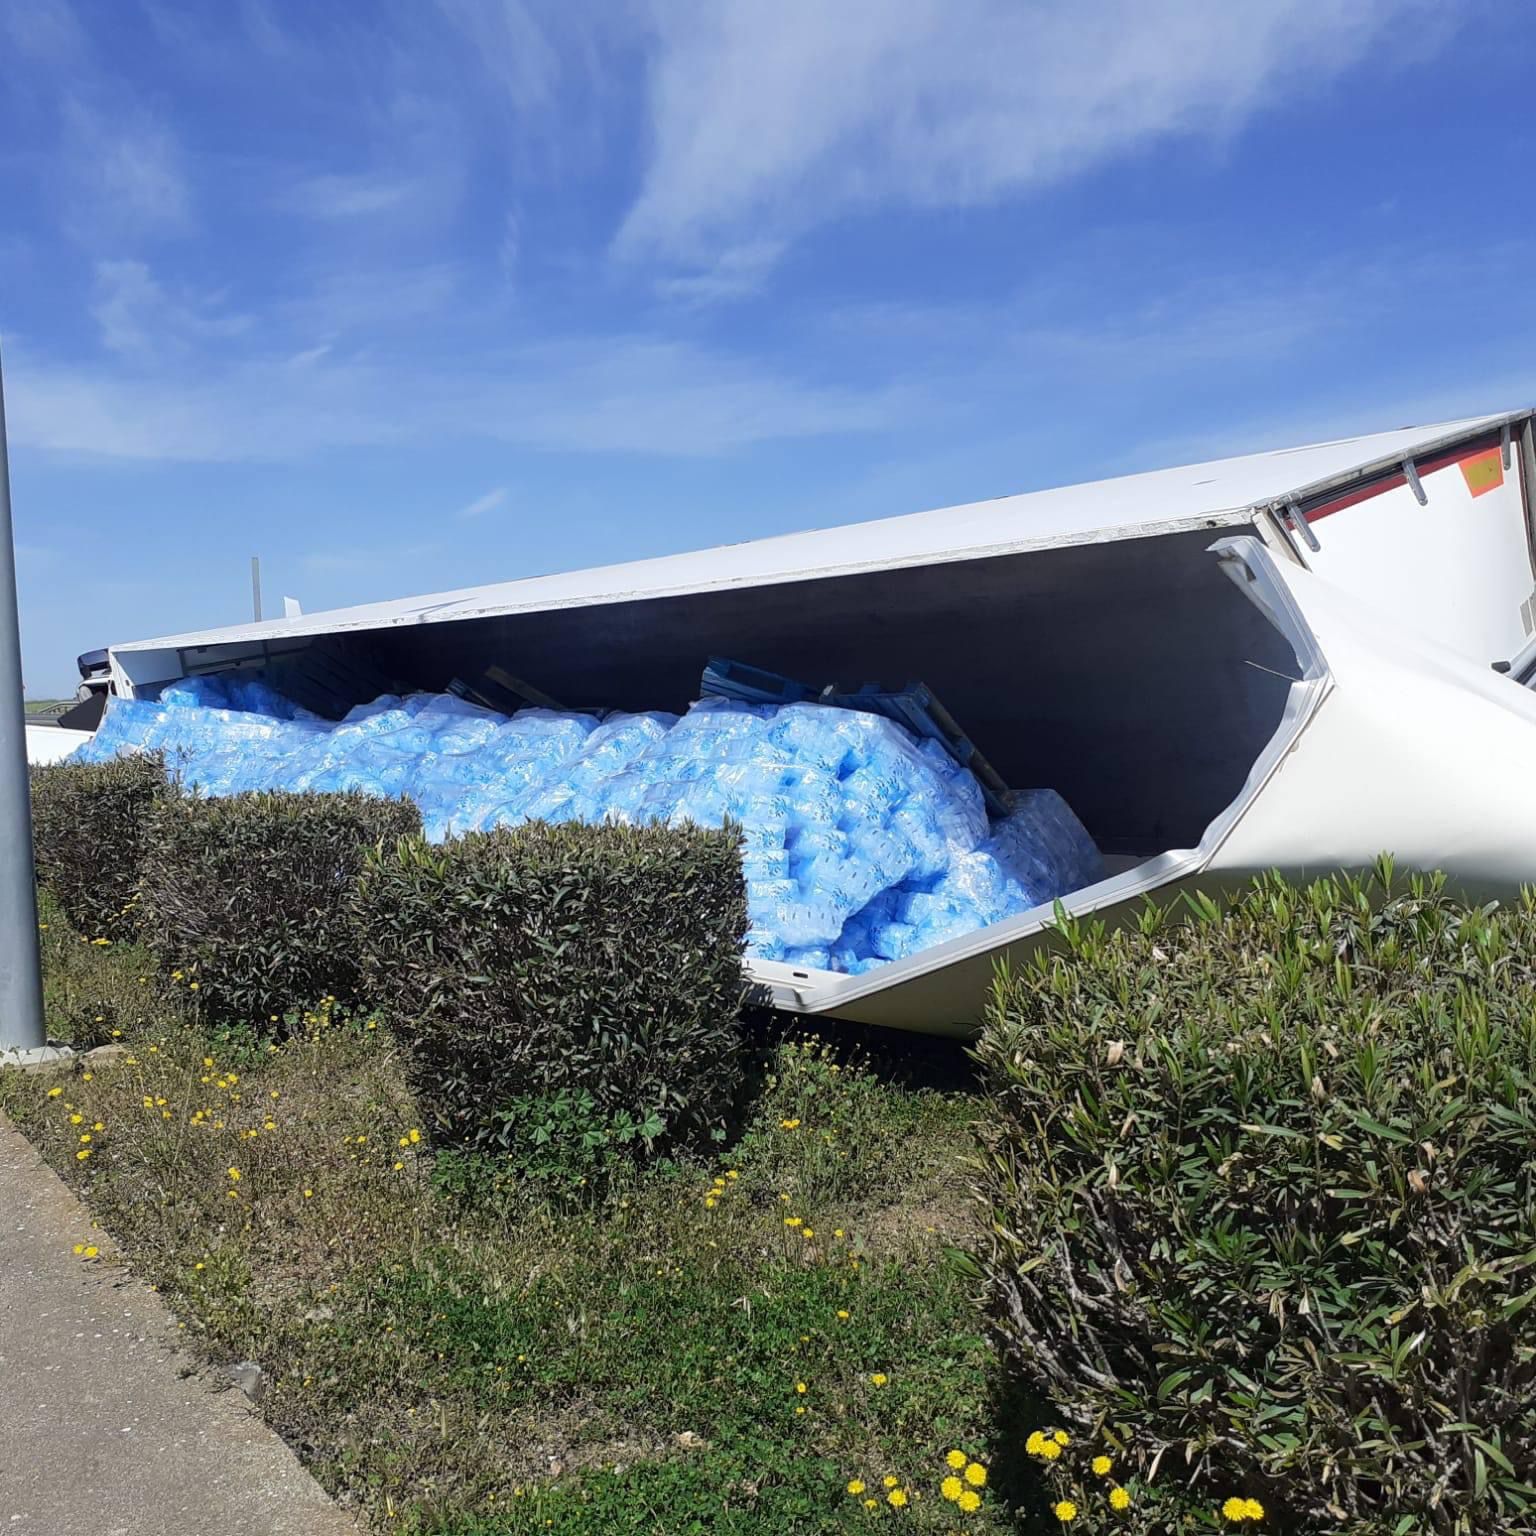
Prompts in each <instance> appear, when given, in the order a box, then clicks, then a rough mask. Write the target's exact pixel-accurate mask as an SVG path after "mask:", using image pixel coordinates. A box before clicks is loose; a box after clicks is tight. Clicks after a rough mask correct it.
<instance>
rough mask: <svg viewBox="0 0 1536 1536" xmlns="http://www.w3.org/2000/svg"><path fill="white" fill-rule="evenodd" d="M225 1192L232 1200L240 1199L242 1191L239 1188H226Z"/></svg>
mask: <svg viewBox="0 0 1536 1536" xmlns="http://www.w3.org/2000/svg"><path fill="white" fill-rule="evenodd" d="M224 1193H225V1194H226V1195H228V1196H229V1198H230V1199H231V1200H238V1199H239V1198H240V1191H239V1190H238V1189H226V1190H225V1191H224Z"/></svg>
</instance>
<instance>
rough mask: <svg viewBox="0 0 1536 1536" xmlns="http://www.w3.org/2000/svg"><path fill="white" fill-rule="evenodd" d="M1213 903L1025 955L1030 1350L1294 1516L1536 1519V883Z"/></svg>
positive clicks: (1249, 896) (1338, 887)
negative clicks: (1519, 893) (1470, 896)
mask: <svg viewBox="0 0 1536 1536" xmlns="http://www.w3.org/2000/svg"><path fill="white" fill-rule="evenodd" d="M1191 906H1192V909H1193V913H1194V920H1192V921H1176V920H1175V914H1173V913H1172V912H1171V911H1167V910H1162V909H1158V908H1155V907H1154V908H1149V909H1148V910H1147V911H1146V912H1145V914H1144V915H1143V917H1142V920H1141V923H1140V925H1139V928H1136V929H1131V930H1127V931H1121V932H1115V933H1110V932H1107V931H1106V930H1105V929H1104V928H1103V927H1101V926H1084V925H1080V924H1078V923H1074V922H1071V921H1065V922H1064V923H1063V925H1062V940H1063V942H1062V945H1061V947H1060V948H1059V949H1058V950H1057V951H1056V952H1054V953H1050V954H1046V955H1042V956H1039V957H1037V959H1036V960H1035V962H1034V963H1032V964H1031V965H1030V966H1029V967H1028V968H1027V969H1026V970H1024V971H1022V972H1020V973H1017V974H1009V973H1007V972H1004V973H1003V974H1001V975H1000V976H999V978H998V981H997V985H996V989H995V995H994V998H993V1002H992V1007H991V1011H990V1015H989V1017H988V1019H987V1022H986V1026H985V1030H984V1033H983V1035H982V1038H981V1041H980V1044H979V1047H978V1055H979V1058H980V1061H981V1063H982V1065H983V1067H984V1068H985V1070H986V1072H987V1074H988V1076H989V1078H990V1082H991V1086H992V1087H993V1089H994V1090H995V1102H996V1106H997V1111H998V1115H999V1123H998V1126H997V1131H996V1134H995V1136H994V1137H993V1138H992V1140H991V1145H990V1147H989V1151H988V1157H987V1161H986V1164H985V1177H984V1182H983V1191H982V1192H983V1194H984V1197H985V1199H986V1200H987V1201H988V1203H989V1204H990V1206H991V1208H992V1214H993V1220H992V1223H991V1231H992V1234H993V1235H992V1241H991V1246H990V1250H989V1251H988V1252H986V1253H985V1254H983V1255H982V1256H981V1262H982V1266H983V1269H984V1271H985V1275H986V1286H987V1294H988V1298H989V1302H990V1306H991V1311H992V1315H993V1317H994V1319H995V1322H996V1325H997V1328H998V1330H999V1332H1000V1334H1001V1337H1002V1340H1003V1341H1004V1343H1005V1345H1006V1347H1007V1349H1008V1351H1009V1353H1010V1355H1011V1357H1012V1360H1013V1361H1014V1363H1015V1364H1016V1365H1017V1367H1018V1369H1019V1370H1020V1371H1021V1372H1022V1373H1023V1375H1024V1377H1025V1378H1027V1380H1028V1381H1029V1382H1030V1383H1031V1384H1032V1385H1033V1386H1034V1387H1036V1388H1037V1389H1041V1390H1043V1391H1045V1392H1047V1393H1048V1394H1049V1395H1050V1397H1051V1398H1052V1399H1053V1400H1054V1402H1055V1404H1056V1405H1057V1409H1058V1411H1059V1412H1060V1413H1061V1414H1062V1415H1063V1416H1064V1417H1065V1418H1066V1419H1067V1420H1068V1421H1069V1422H1070V1423H1072V1424H1074V1425H1075V1426H1076V1427H1077V1428H1078V1429H1079V1430H1082V1431H1085V1432H1089V1433H1094V1434H1098V1433H1100V1432H1102V1433H1103V1434H1104V1435H1105V1436H1107V1437H1108V1439H1109V1440H1110V1441H1111V1443H1113V1444H1117V1445H1119V1446H1121V1447H1123V1455H1124V1457H1125V1459H1126V1460H1127V1461H1128V1462H1130V1463H1132V1464H1135V1463H1139V1464H1140V1467H1141V1470H1142V1472H1143V1474H1147V1473H1149V1472H1150V1471H1151V1470H1152V1469H1153V1468H1154V1466H1155V1467H1156V1471H1157V1480H1158V1484H1159V1485H1160V1486H1161V1485H1167V1484H1179V1483H1185V1484H1188V1485H1189V1486H1191V1487H1193V1488H1196V1489H1199V1490H1200V1491H1201V1493H1202V1494H1203V1495H1210V1494H1212V1493H1214V1494H1216V1495H1224V1494H1231V1493H1234V1492H1237V1493H1242V1494H1246V1495H1249V1496H1258V1497H1260V1498H1261V1501H1262V1502H1263V1504H1264V1505H1265V1506H1266V1507H1267V1508H1268V1509H1269V1510H1270V1511H1271V1528H1274V1529H1284V1530H1296V1529H1315V1530H1327V1531H1335V1530H1348V1531H1358V1532H1373V1533H1375V1532H1381V1533H1386V1532H1399V1533H1400V1532H1403V1531H1426V1532H1430V1531H1433V1532H1447V1533H1449V1532H1453V1531H1454V1532H1458V1533H1463V1532H1465V1533H1484V1532H1487V1533H1492V1532H1494V1531H1499V1532H1502V1533H1521V1536H1527V1533H1531V1532H1536V1490H1533V1486H1532V1485H1533V1484H1536V1304H1533V1303H1536V906H1533V902H1532V901H1531V900H1530V899H1528V900H1526V901H1525V902H1524V903H1523V904H1521V905H1520V906H1519V907H1518V908H1516V909H1510V910H1506V911H1492V912H1490V911H1485V910H1480V909H1477V908H1468V907H1466V906H1462V905H1458V904H1457V903H1455V902H1453V901H1451V900H1450V899H1448V898H1447V896H1446V895H1445V893H1444V890H1443V887H1442V885H1441V883H1439V882H1437V881H1426V880H1422V879H1416V880H1414V881H1413V882H1411V883H1410V884H1409V885H1407V886H1406V887H1401V886H1394V885H1393V884H1392V881H1391V871H1390V868H1389V867H1387V866H1385V865H1384V866H1383V868H1382V870H1381V871H1380V872H1379V873H1378V877H1377V880H1376V881H1374V882H1360V881H1355V880H1345V879H1332V880H1324V881H1320V882H1318V883H1317V884H1315V885H1311V886H1309V887H1307V888H1306V889H1304V890H1297V889H1295V888H1293V887H1290V886H1288V885H1286V884H1285V883H1284V882H1283V881H1281V880H1279V879H1277V878H1271V879H1265V880H1262V881H1259V882H1258V883H1256V884H1255V885H1254V886H1253V887H1252V889H1251V890H1249V891H1248V892H1247V893H1246V894H1244V895H1243V896H1241V897H1239V898H1237V899H1236V900H1235V904H1234V905H1233V906H1232V907H1231V909H1230V911H1229V912H1228V913H1227V914H1226V915H1225V916H1222V915H1220V914H1219V913H1218V911H1217V909H1216V907H1215V906H1214V905H1213V904H1212V903H1210V902H1208V901H1206V900H1205V899H1203V898H1197V899H1196V900H1195V901H1194V902H1193V903H1191ZM1185 915H1186V916H1187V915H1188V914H1185ZM1159 1463H1160V1464H1159Z"/></svg>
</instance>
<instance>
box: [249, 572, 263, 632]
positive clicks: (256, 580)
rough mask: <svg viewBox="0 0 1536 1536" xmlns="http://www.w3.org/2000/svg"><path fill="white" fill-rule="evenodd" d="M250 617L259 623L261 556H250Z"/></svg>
mask: <svg viewBox="0 0 1536 1536" xmlns="http://www.w3.org/2000/svg"><path fill="white" fill-rule="evenodd" d="M251 617H252V618H253V619H255V620H256V622H257V623H258V624H260V623H261V556H260V555H252V556H251Z"/></svg>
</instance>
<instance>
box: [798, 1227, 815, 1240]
mask: <svg viewBox="0 0 1536 1536" xmlns="http://www.w3.org/2000/svg"><path fill="white" fill-rule="evenodd" d="M800 1236H801V1237H804V1238H812V1237H815V1236H816V1234H815V1233H814V1232H813V1231H812V1230H811V1229H810V1228H809V1227H802V1228H801V1229H800Z"/></svg>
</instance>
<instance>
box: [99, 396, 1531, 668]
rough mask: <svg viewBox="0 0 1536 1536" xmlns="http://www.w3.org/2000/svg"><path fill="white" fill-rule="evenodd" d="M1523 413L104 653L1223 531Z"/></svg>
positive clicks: (230, 641) (173, 638) (567, 605)
mask: <svg viewBox="0 0 1536 1536" xmlns="http://www.w3.org/2000/svg"><path fill="white" fill-rule="evenodd" d="M1520 414H1523V413H1511V414H1509V415H1496V416H1484V417H1472V418H1468V419H1467V420H1464V421H1455V422H1446V423H1442V424H1440V425H1438V426H1423V427H1406V428H1403V429H1401V430H1398V431H1395V432H1378V433H1373V434H1370V435H1368V436H1363V437H1348V438H1340V439H1338V440H1337V441H1335V442H1329V443H1316V444H1313V445H1311V446H1309V447H1302V448H1286V449H1277V450H1273V451H1270V452H1267V453H1253V454H1245V455H1243V456H1242V457H1240V458H1232V459H1217V460H1213V461H1212V462H1210V463H1206V464H1187V465H1183V466H1181V467H1179V468H1176V469H1160V470H1153V471H1151V472H1149V473H1145V474H1137V475H1122V476H1119V477H1117V478H1115V479H1112V480H1097V481H1092V482H1089V483H1086V484H1082V485H1069V486H1060V487H1056V488H1054V489H1051V490H1044V491H1031V492H1027V493H1026V494H1024V495H1019V496H1002V497H998V498H995V499H993V500H991V501H979V502H972V503H970V504H968V505H965V506H958V507H944V508H941V509H939V510H937V511H933V512H915V513H910V514H908V515H906V516H902V517H886V518H879V519H876V520H874V521H872V522H864V523H852V524H847V525H845V526H843V527H839V528H825V529H817V530H813V531H810V532H805V533H789V534H781V535H779V536H778V537H775V538H767V539H756V540H752V541H750V542H747V543H741V544H726V545H722V546H720V547H718V548H715V549H705V550H697V551H692V552H689V553H686V554H679V555H664V556H661V557H659V558H656V559H650V560H636V561H631V562H629V563H627V564H622V565H607V566H593V567H590V568H588V569H585V570H578V571H566V572H561V573H558V574H555V575H549V576H532V577H527V578H525V579H523V580H520V581H504V582H497V583H494V584H492V585H489V586H481V587H465V588H462V589H460V590H458V591H453V592H437V593H431V594H428V595H426V596H422V597H409V598H401V599H397V600H395V601H391V602H381V603H365V604H362V605H360V606H357V607H351V608H335V609H330V610H328V611H324V612H318V613H308V614H303V615H299V616H295V617H293V618H282V619H268V620H264V621H262V622H261V623H254V622H252V623H245V624H232V625H227V626H224V627H221V628H218V629H209V630H203V631H199V632H195V633H190V634H182V635H170V636H165V637H162V638H159V639H149V640H137V641H133V642H131V643H129V644H125V645H117V646H114V647H113V650H114V651H144V650H162V649H169V648H173V647H174V648H182V647H188V648H190V647H200V646H210V645H228V644H238V643H245V642H254V641H276V640H284V639H293V638H298V637H300V636H305V635H318V634H330V633H335V632H339V631H343V630H360V629H384V628H393V627H395V626H397V625H410V624H427V623H443V622H447V621H452V620H456V619H472V618H480V617H487V616H492V615H496V614H505V613H527V612H536V611H539V610H545V609H555V608H571V607H580V606H585V605H591V604H598V603H612V602H622V601H627V600H634V599H641V598H655V597H667V596H677V595H682V594H686V593H690V592H702V591H708V590H716V589H720V588H729V587H755V586H765V585H771V584H775V583H779V582H786V581H802V580H806V579H811V578H818V577H830V576H841V575H850V574H853V573H855V572H859V571H873V570H888V569H893V568H896V567H900V566H910V565H929V564H937V563H940V562H944V561H954V560H971V559H978V558H983V557H986V556H989V555H1004V554H1018V553H1023V552H1026V551H1029V550H1033V549H1050V548H1058V547H1062V546H1066V545H1074V544H1095V543H1103V542H1107V541H1109V540H1113V539H1128V538H1137V537H1141V536H1145V535H1148V534H1161V533H1176V532H1180V531H1183V530H1186V529H1194V528H1222V527H1230V526H1234V525H1236V524H1239V523H1242V522H1245V521H1247V520H1248V519H1249V518H1250V516H1251V514H1252V509H1253V508H1254V507H1255V506H1256V505H1259V504H1263V503H1267V502H1272V501H1278V500H1281V499H1283V498H1284V497H1286V496H1289V495H1293V494H1297V493H1300V492H1303V491H1305V490H1308V489H1309V488H1312V487H1315V486H1319V485H1321V484H1323V483H1325V482H1327V481H1330V480H1333V479H1336V478H1338V477H1339V476H1343V475H1348V474H1350V473H1351V472H1352V471H1355V470H1360V469H1366V468H1370V467H1374V466H1377V465H1381V464H1390V463H1392V462H1393V461H1396V460H1401V459H1403V458H1407V457H1410V456H1412V455H1414V454H1417V453H1422V452H1424V451H1426V450H1429V449H1431V448H1433V447H1435V446H1437V445H1440V444H1443V443H1445V442H1447V441H1448V440H1454V439H1456V438H1458V437H1462V436H1465V435H1467V434H1469V433H1472V432H1476V431H1477V430H1479V429H1482V428H1489V427H1495V426H1498V425H1499V424H1500V423H1502V422H1504V421H1507V420H1510V419H1512V416H1513V415H1520Z"/></svg>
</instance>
